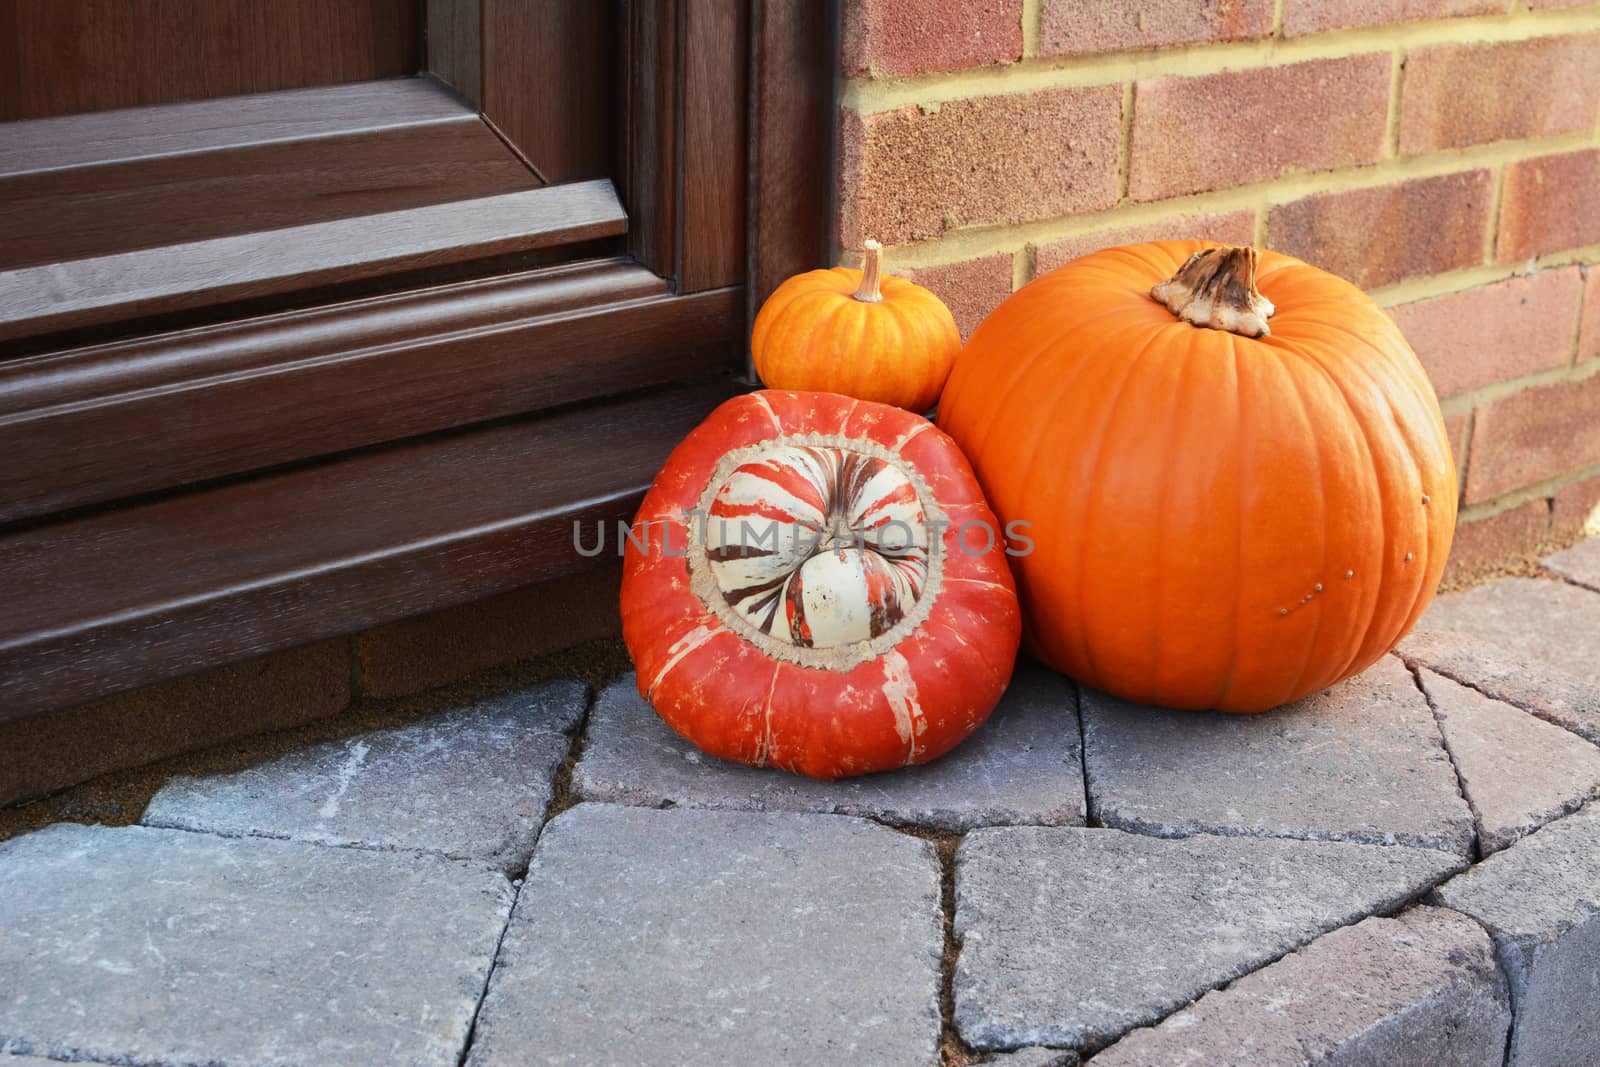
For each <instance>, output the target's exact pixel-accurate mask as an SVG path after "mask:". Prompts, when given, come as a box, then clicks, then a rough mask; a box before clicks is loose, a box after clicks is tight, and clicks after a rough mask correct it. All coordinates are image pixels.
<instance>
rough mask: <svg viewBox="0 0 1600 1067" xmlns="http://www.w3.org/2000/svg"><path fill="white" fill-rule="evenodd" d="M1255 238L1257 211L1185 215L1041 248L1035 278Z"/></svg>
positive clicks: (1088, 234)
mask: <svg viewBox="0 0 1600 1067" xmlns="http://www.w3.org/2000/svg"><path fill="white" fill-rule="evenodd" d="M1255 239H1256V212H1255V209H1254V208H1243V209H1241V210H1239V211H1229V212H1227V213H1225V214H1219V215H1183V216H1180V217H1178V218H1175V219H1167V220H1165V221H1162V222H1147V223H1145V224H1143V225H1141V226H1118V227H1114V228H1112V229H1106V230H1096V231H1094V232H1093V233H1086V234H1081V235H1079V236H1077V237H1067V238H1064V239H1062V240H1060V241H1051V242H1050V243H1049V244H1044V245H1040V246H1039V249H1038V251H1037V253H1036V254H1035V255H1034V262H1033V272H1034V276H1035V277H1037V276H1038V275H1041V274H1047V273H1049V272H1050V271H1053V270H1055V269H1056V268H1057V267H1059V266H1062V265H1063V264H1065V263H1070V262H1072V261H1073V260H1075V259H1077V258H1078V257H1079V256H1086V255H1088V254H1089V253H1090V252H1098V251H1100V249H1102V248H1115V247H1117V246H1118V245H1134V244H1142V243H1144V242H1145V241H1218V242H1221V243H1222V244H1229V245H1248V244H1254V243H1255ZM1597 273H1600V272H1597Z"/></svg>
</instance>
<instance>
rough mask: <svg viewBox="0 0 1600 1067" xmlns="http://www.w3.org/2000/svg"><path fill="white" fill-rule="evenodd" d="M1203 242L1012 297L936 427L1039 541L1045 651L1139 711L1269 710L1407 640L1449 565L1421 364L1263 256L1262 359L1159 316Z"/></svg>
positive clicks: (1070, 270) (1037, 579)
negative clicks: (1162, 287) (1266, 306)
mask: <svg viewBox="0 0 1600 1067" xmlns="http://www.w3.org/2000/svg"><path fill="white" fill-rule="evenodd" d="M1207 247H1211V245H1209V244H1208V243H1204V242H1186V241H1183V242H1180V241H1169V242H1157V243H1152V244H1144V245H1135V246H1129V247H1125V248H1115V249H1108V250H1106V251H1102V252H1097V253H1095V254H1093V255H1090V256H1085V257H1084V258H1082V259H1079V260H1076V261H1074V262H1072V263H1069V264H1067V265H1066V266H1063V267H1061V268H1059V269H1057V270H1055V271H1052V272H1051V273H1049V274H1047V275H1045V276H1043V277H1041V278H1039V279H1038V280H1036V281H1034V282H1033V283H1031V284H1029V285H1028V286H1026V287H1024V288H1023V289H1021V290H1020V291H1018V292H1017V293H1015V294H1013V295H1012V296H1011V297H1010V298H1008V299H1007V300H1006V301H1005V302H1004V303H1003V304H1001V305H1000V307H999V308H997V309H996V310H995V312H994V313H993V314H992V315H990V316H989V318H988V319H987V320H986V321H985V322H984V323H983V324H982V325H981V326H980V327H979V328H978V329H977V331H976V332H975V333H974V334H973V336H972V338H971V339H970V340H969V342H968V344H967V348H966V349H965V351H964V352H963V353H962V355H961V359H960V360H959V361H958V362H957V364H956V367H955V370H954V372H953V373H952V375H951V378H950V382H949V385H948V386H947V388H946V389H945V393H944V396H943V397H942V399H941V401H940V408H939V424H940V427H941V428H942V429H944V430H945V431H946V432H947V433H949V434H950V435H951V436H952V437H954V438H955V440H956V442H957V443H958V444H960V445H961V446H962V448H963V449H964V450H965V451H966V453H967V456H968V458H969V459H970V460H971V461H972V465H973V467H974V469H975V470H976V472H977V474H978V479H979V482H980V483H981V484H982V486H983V489H984V491H985V493H986V494H987V496H988V499H989V501H990V503H991V505H992V506H993V507H994V509H995V512H996V513H997V515H998V516H999V517H1000V519H1001V521H1003V522H1008V523H1009V522H1014V521H1017V520H1022V521H1026V522H1030V523H1031V524H1032V527H1031V529H1029V530H1027V531H1026V532H1027V533H1028V535H1029V536H1031V537H1032V538H1033V539H1034V541H1035V549H1034V551H1033V552H1032V553H1031V554H1029V555H1026V556H1020V557H1016V558H1013V559H1012V561H1011V563H1012V569H1013V572H1014V574H1015V575H1016V578H1017V582H1018V587H1019V592H1020V595H1021V599H1022V605H1023V615H1024V634H1025V638H1024V639H1025V642H1026V643H1027V644H1028V645H1029V647H1031V648H1032V649H1033V650H1034V651H1035V652H1036V654H1038V655H1039V656H1040V657H1041V658H1042V659H1043V660H1045V661H1046V662H1047V663H1049V664H1051V665H1053V666H1054V667H1056V668H1057V669H1058V670H1060V671H1062V672H1063V673H1066V674H1068V675H1071V676H1072V677H1074V678H1076V679H1078V680H1080V681H1082V682H1084V683H1085V684H1087V685H1090V686H1093V687H1095V688H1098V689H1103V690H1106V691H1108V692H1110V693H1112V694H1114V695H1117V696H1120V697H1123V698H1125V699H1127V700H1132V701H1137V702H1141V703H1149V704H1157V705H1162V706H1166V707H1172V708H1218V709H1221V710H1224V711H1262V710H1265V709H1268V708H1272V707H1276V706H1277V705H1280V704H1284V703H1287V702H1289V701H1291V700H1295V699H1297V698H1299V697H1301V696H1304V695H1306V694H1308V693H1312V692H1315V691H1317V690H1319V689H1322V688H1325V687H1326V686H1329V685H1331V684H1333V683H1334V682H1337V681H1339V680H1340V679H1342V678H1345V677H1348V676H1350V675H1352V674H1355V673H1357V672H1359V671H1361V670H1362V669H1364V668H1365V667H1367V666H1368V665H1369V664H1371V663H1373V662H1374V661H1375V660H1377V658H1378V657H1379V656H1382V655H1383V654H1384V653H1385V652H1387V651H1388V650H1389V649H1391V648H1393V647H1394V645H1395V644H1396V643H1397V642H1398V641H1399V640H1400V638H1401V637H1402V636H1404V635H1405V633H1406V632H1407V631H1408V630H1409V629H1410V628H1411V626H1412V625H1413V624H1414V623H1415V622H1416V620H1417V619H1418V617H1419V616H1420V615H1421V614H1422V612H1423V609H1425V608H1426V607H1427V606H1428V603H1429V601H1430V600H1431V599H1432V597H1433V593H1434V590H1435V588H1436V587H1437V585H1438V582H1439V576H1440V573H1441V572H1442V570H1443V568H1444V563H1445V557H1446V556H1447V555H1448V554H1449V550H1450V540H1451V535H1452V531H1453V530H1454V527H1455V519H1456V503H1455V501H1456V473H1455V464H1454V462H1453V460H1452V458H1451V454H1450V445H1449V440H1448V438H1447V437H1446V435H1445V429H1444V421H1443V419H1442V417H1441V416H1440V412H1439V405H1438V401H1437V399H1436V398H1435V396H1434V392H1433V388H1432V386H1431V385H1430V384H1429V382H1428V379H1427V376H1426V375H1425V374H1424V372H1423V370H1422V367H1421V365H1420V364H1419V363H1418V362H1417V358H1416V356H1415V355H1414V354H1413V353H1412V351H1411V349H1410V347H1409V346H1408V345H1407V344H1406V341H1405V339H1404V337H1403V336H1402V335H1401V333H1400V331H1399V329H1398V328H1397V327H1396V326H1395V325H1394V322H1393V321H1392V320H1391V319H1390V318H1389V317H1388V316H1387V315H1386V314H1385V313H1384V312H1383V311H1382V309H1380V308H1379V307H1378V306H1377V305H1376V304H1375V303H1373V302H1372V300H1371V299H1369V298H1368V297H1367V296H1366V295H1364V294H1363V293H1362V292H1361V291H1360V290H1358V289H1356V288H1355V287H1354V286H1352V285H1350V284H1349V283H1347V282H1345V281H1343V280H1341V279H1339V278H1336V277H1334V276H1332V275H1330V274H1326V273H1324V272H1322V271H1320V270H1317V269H1315V268H1313V267H1311V266H1308V265H1307V264H1305V263H1302V262H1300V261H1299V260H1296V259H1292V258H1290V257H1288V256H1283V255H1278V254H1275V253H1272V252H1262V253H1261V254H1260V272H1259V274H1258V282H1259V285H1260V289H1261V291H1262V292H1263V293H1264V294H1265V295H1266V296H1267V298H1268V299H1270V300H1271V301H1273V303H1274V304H1276V305H1277V314H1276V316H1275V317H1273V318H1272V320H1271V331H1272V332H1271V335H1270V336H1268V337H1265V338H1262V339H1259V340H1256V339H1251V338H1246V337H1240V336H1236V335H1234V334H1230V333H1225V332H1222V331H1219V330H1211V329H1202V328H1197V327H1193V326H1190V325H1188V324H1186V323H1183V322H1179V321H1178V320H1177V319H1176V318H1175V317H1174V316H1173V315H1172V314H1171V313H1170V312H1168V311H1167V310H1166V308H1164V307H1163V306H1161V305H1160V304H1158V303H1156V302H1155V301H1154V300H1152V299H1151V298H1150V297H1149V296H1148V293H1149V291H1150V288H1151V286H1153V285H1155V284H1156V283H1158V282H1161V281H1163V280H1165V279H1166V278H1168V277H1170V276H1171V275H1172V274H1173V273H1174V272H1175V271H1176V270H1177V269H1178V267H1179V266H1181V265H1182V264H1183V263H1184V261H1185V260H1186V259H1187V258H1188V257H1189V255H1190V254H1191V253H1194V252H1196V251H1199V250H1200V249H1203V248H1207ZM1425 498H1426V499H1425ZM1307 598H1309V599H1307Z"/></svg>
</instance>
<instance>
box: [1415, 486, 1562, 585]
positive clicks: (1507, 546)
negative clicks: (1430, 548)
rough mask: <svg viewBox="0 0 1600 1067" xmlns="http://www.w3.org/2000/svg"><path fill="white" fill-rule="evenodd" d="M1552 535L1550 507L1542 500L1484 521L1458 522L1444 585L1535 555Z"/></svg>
mask: <svg viewBox="0 0 1600 1067" xmlns="http://www.w3.org/2000/svg"><path fill="white" fill-rule="evenodd" d="M1549 536H1550V505H1549V504H1547V503H1546V502H1545V501H1543V500H1530V501H1528V502H1527V503H1525V504H1522V505H1520V506H1518V507H1514V508H1511V509H1509V510H1507V511H1502V512H1500V513H1498V514H1496V515H1491V516H1489V517H1488V518H1485V519H1478V520H1476V521H1462V522H1459V523H1457V524H1456V533H1455V539H1454V541H1452V542H1451V544H1450V559H1449V560H1448V561H1447V562H1446V563H1445V567H1444V577H1443V579H1442V582H1443V583H1444V584H1445V585H1459V584H1462V583H1465V582H1470V581H1472V580H1473V579H1474V578H1478V577H1481V576H1483V575H1485V574H1490V573H1492V572H1493V571H1495V570H1497V569H1499V568H1500V567H1502V566H1504V565H1505V564H1507V563H1509V562H1511V561H1513V560H1517V559H1528V558H1530V557H1532V556H1535V555H1537V554H1538V552H1539V546H1540V545H1542V544H1543V543H1544V542H1545V540H1546V539H1547V538H1548V537H1549Z"/></svg>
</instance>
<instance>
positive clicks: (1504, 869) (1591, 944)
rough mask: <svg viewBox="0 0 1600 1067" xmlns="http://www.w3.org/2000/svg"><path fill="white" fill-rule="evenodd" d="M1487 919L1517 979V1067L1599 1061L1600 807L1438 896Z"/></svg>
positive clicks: (1503, 961) (1501, 855)
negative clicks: (1597, 1051) (1597, 1058)
mask: <svg viewBox="0 0 1600 1067" xmlns="http://www.w3.org/2000/svg"><path fill="white" fill-rule="evenodd" d="M1433 899H1434V900H1435V901H1437V902H1438V903H1440V904H1443V905H1445V906H1446V907H1450V908H1454V909H1455V910H1457V911H1460V912H1464V913H1466V914H1467V915H1470V916H1472V917H1473V918H1474V919H1476V920H1478V921H1479V922H1480V923H1482V924H1483V925H1484V926H1485V927H1486V928H1487V929H1488V930H1489V933H1490V935H1491V936H1493V938H1494V941H1495V947H1496V948H1497V949H1498V950H1499V956H1500V965H1501V966H1502V967H1503V968H1505V971H1506V975H1507V977H1508V978H1509V979H1510V983H1511V1002H1512V1005H1513V1007H1514V1009H1515V1015H1516V1019H1515V1021H1514V1022H1513V1024H1512V1029H1511V1055H1510V1058H1509V1060H1508V1062H1509V1063H1510V1064H1512V1065H1514V1067H1593V1065H1594V1064H1595V1062H1596V1055H1597V1053H1596V1050H1597V1049H1600V805H1597V804H1590V805H1588V806H1587V807H1585V808H1584V809H1583V810H1582V811H1580V812H1578V813H1577V814H1575V815H1568V816H1567V817H1566V818H1564V819H1559V820H1557V821H1555V822H1553V823H1550V824H1549V825H1547V826H1545V827H1544V828H1543V829H1541V830H1539V831H1538V832H1537V833H1534V834H1531V835H1529V836H1528V837H1525V838H1523V839H1522V840H1521V841H1518V842H1517V843H1516V844H1514V845H1512V846H1511V847H1510V848H1508V849H1506V850H1505V851H1503V852H1497V853H1495V854H1494V855H1493V856H1490V857H1489V858H1488V859H1486V860H1484V861H1483V862H1482V863H1480V864H1478V865H1477V866H1476V867H1474V868H1473V869H1472V870H1470V871H1467V872H1466V873H1465V874H1461V875H1458V876H1457V877H1455V878H1453V879H1451V880H1450V881H1449V882H1446V883H1445V884H1444V885H1442V886H1440V887H1439V889H1438V890H1437V891H1436V892H1435V893H1434V894H1433Z"/></svg>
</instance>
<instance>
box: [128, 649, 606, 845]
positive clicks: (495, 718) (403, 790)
mask: <svg viewBox="0 0 1600 1067" xmlns="http://www.w3.org/2000/svg"><path fill="white" fill-rule="evenodd" d="M587 695H588V694H587V690H586V688H585V687H584V685H583V684H582V683H581V682H577V681H569V680H559V681H553V682H545V683H542V684H539V685H535V686H532V687H530V688H527V689H518V690H512V691H509V692H504V693H499V694H495V695H492V696H488V697H482V696H474V697H465V696H464V697H462V698H460V702H459V703H457V704H456V705H455V706H451V707H447V708H446V709H445V710H443V711H441V712H439V713H436V714H433V715H429V716H428V717H426V718H423V719H418V720H416V721H414V722H410V723H407V724H405V725H402V726H394V727H386V728H382V729H378V730H373V731H370V732H368V733H364V734H360V735H357V736H354V737H349V738H345V739H343V740H339V741H329V742H324V743H321V744H316V745H312V746H310V747H307V748H304V749H299V750H297V751H294V752H289V753H287V754H285V755H282V756H278V757H276V758H274V759H271V760H268V761H266V762H264V763H260V764H257V765H255V766H253V767H248V768H246V769H244V770H241V771H236V772H233V773H229V774H214V775H204V776H191V775H181V776H178V777H175V778H173V779H171V780H170V781H168V782H167V783H166V785H164V786H163V787H162V788H161V790H160V791H159V792H157V793H156V795H155V796H154V797H153V798H152V799H151V801H150V804H149V806H148V807H147V808H146V809H145V812H144V815H143V816H142V817H141V819H140V822H141V823H143V824H144V825H146V826H158V827H172V828H175V829H183V830H197V831H202V832H205V833H213V834H222V835H225V836H255V837H271V838H280V839H285V840H295V841H306V842H312V843H315V844H320V845H334V846H343V847H354V848H365V849H377V850H410V851H418V852H426V853H432V854H437V855H442V856H446V857H449V858H452V859H466V860H479V861H483V862H487V863H491V864H493V865H495V866H497V867H498V868H500V869H501V870H503V871H507V872H513V871H518V870H521V869H522V868H524V867H525V866H526V865H527V862H528V857H529V855H530V854H531V853H532V851H533V842H534V839H535V838H536V837H537V836H538V833H539V827H540V825H541V824H542V823H543V821H544V818H545V814H546V812H547V811H548V809H549V807H550V803H551V800H552V794H553V788H554V779H555V775H556V771H557V769H558V768H559V767H560V765H561V763H562V761H563V760H564V759H565V758H566V756H567V753H568V751H569V750H570V748H571V744H572V734H573V732H574V731H575V730H576V729H577V726H578V723H579V722H580V721H581V719H582V717H583V714H584V709H585V706H586V704H587Z"/></svg>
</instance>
